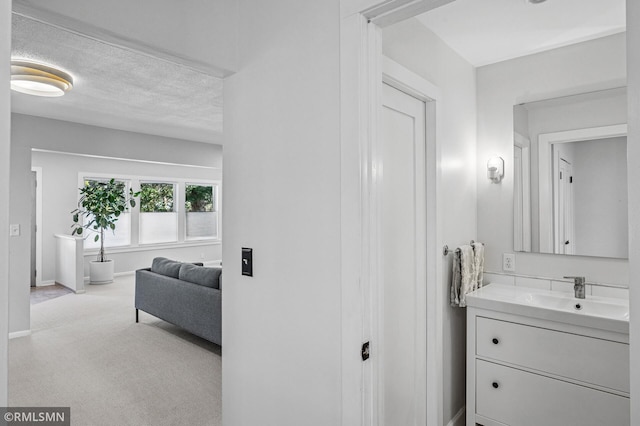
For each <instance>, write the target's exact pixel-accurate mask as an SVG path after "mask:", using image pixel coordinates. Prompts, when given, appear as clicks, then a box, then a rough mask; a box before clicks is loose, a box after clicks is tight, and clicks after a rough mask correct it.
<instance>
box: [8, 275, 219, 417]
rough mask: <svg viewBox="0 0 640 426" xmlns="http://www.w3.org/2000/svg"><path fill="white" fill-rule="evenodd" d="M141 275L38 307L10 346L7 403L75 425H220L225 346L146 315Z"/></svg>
mask: <svg viewBox="0 0 640 426" xmlns="http://www.w3.org/2000/svg"><path fill="white" fill-rule="evenodd" d="M133 289H134V277H133V276H126V277H120V278H118V279H117V280H116V282H114V283H113V284H108V285H102V286H87V292H86V293H85V294H68V295H65V296H61V297H58V298H55V299H52V300H48V301H46V302H43V303H39V304H37V305H33V306H31V325H32V327H31V330H32V334H31V336H28V337H21V338H17V339H13V340H11V341H10V342H9V405H10V406H13V407H18V406H31V407H34V406H63V407H71V424H72V425H77V426H85V425H87V426H92V425H96V426H98V425H109V426H112V425H123V426H124V425H136V426H138V425H153V426H158V425H211V426H217V425H220V424H221V423H222V421H221V418H222V415H221V405H222V401H221V383H222V380H221V356H220V351H221V349H220V347H219V346H217V345H215V344H213V343H210V342H208V341H206V340H203V339H200V338H198V337H195V336H193V335H191V334H189V333H187V332H185V331H182V330H181V329H179V328H177V327H175V326H173V325H171V324H168V323H166V322H164V321H161V320H159V319H157V318H155V317H153V316H151V315H149V314H146V313H144V312H140V323H138V324H136V322H135V310H134V308H133V294H134V293H133Z"/></svg>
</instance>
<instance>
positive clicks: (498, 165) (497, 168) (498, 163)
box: [487, 157, 504, 183]
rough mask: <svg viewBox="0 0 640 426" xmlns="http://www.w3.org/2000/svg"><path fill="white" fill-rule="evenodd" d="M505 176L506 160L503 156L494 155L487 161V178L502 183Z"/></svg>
mask: <svg viewBox="0 0 640 426" xmlns="http://www.w3.org/2000/svg"><path fill="white" fill-rule="evenodd" d="M503 177H504V160H503V159H502V157H493V158H491V159H489V161H488V162H487V178H489V179H491V181H492V182H493V183H500V181H501V180H502V178H503Z"/></svg>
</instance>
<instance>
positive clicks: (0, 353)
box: [0, 1, 11, 407]
mask: <svg viewBox="0 0 640 426" xmlns="http://www.w3.org/2000/svg"><path fill="white" fill-rule="evenodd" d="M10 58H11V2H10V1H5V2H1V3H0V64H2V66H0V81H3V82H4V83H3V84H2V85H0V200H8V199H9V188H10V182H9V178H10V173H9V166H10V158H11V156H10V151H11V149H10V142H9V141H10V137H11V136H10V134H11V132H10V128H11V105H10V99H11V98H10V96H9V80H10V69H9V62H10V60H11V59H10ZM8 228H9V204H8V203H2V207H0V406H3V407H6V406H7V334H8V330H9V265H10V263H9V232H8V231H7V230H8Z"/></svg>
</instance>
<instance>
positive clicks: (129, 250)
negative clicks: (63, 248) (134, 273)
mask: <svg viewBox="0 0 640 426" xmlns="http://www.w3.org/2000/svg"><path fill="white" fill-rule="evenodd" d="M220 244H222V240H198V241H185V242H181V243H166V244H146V245H142V244H141V245H139V246H124V247H105V249H104V251H105V252H106V253H111V254H113V253H132V252H139V251H151V250H166V249H172V248H178V249H179V248H187V247H201V246H218V245H220ZM99 251H100V250H98V249H88V250H85V251H84V255H85V256H95V255H97V254H98V252H99Z"/></svg>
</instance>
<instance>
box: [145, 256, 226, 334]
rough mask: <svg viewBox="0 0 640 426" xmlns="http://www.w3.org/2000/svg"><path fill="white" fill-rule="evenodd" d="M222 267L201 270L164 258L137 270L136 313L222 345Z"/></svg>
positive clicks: (202, 267) (192, 265) (201, 267)
mask: <svg viewBox="0 0 640 426" xmlns="http://www.w3.org/2000/svg"><path fill="white" fill-rule="evenodd" d="M221 275H222V268H221V267H213V268H209V267H204V266H199V265H196V264H192V263H182V262H176V261H174V260H170V259H167V258H164V257H156V258H155V259H153V263H152V265H151V268H145V269H139V270H137V271H136V295H135V308H136V322H138V310H142V311H144V312H147V313H149V314H151V315H153V316H155V317H158V318H160V319H163V320H165V321H167V322H170V323H172V324H175V325H177V326H179V327H182V328H184V329H185V330H187V331H189V332H191V333H193V334H195V335H197V336H200V337H202V338H204V339H207V340H209V341H211V342H213V343H216V344H218V345H221V344H222V291H221Z"/></svg>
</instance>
